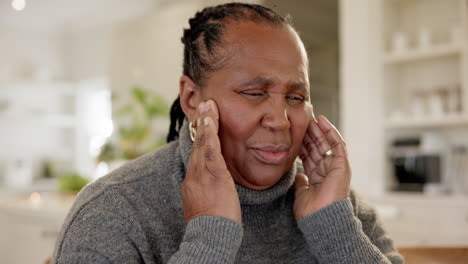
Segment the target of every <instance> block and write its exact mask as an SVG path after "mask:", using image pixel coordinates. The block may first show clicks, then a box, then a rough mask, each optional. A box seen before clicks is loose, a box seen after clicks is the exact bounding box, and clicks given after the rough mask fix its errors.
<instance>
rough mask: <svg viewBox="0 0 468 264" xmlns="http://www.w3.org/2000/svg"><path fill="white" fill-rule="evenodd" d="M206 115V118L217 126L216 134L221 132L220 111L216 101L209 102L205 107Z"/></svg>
mask: <svg viewBox="0 0 468 264" xmlns="http://www.w3.org/2000/svg"><path fill="white" fill-rule="evenodd" d="M204 113H205V115H206V116H209V117H211V118H212V120H213V121H214V124H215V126H216V133H218V131H219V111H218V107H217V105H216V102H215V101H214V100H211V99H210V100H207V101H206V102H205V105H204Z"/></svg>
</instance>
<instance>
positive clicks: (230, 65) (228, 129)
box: [202, 22, 312, 190]
mask: <svg viewBox="0 0 468 264" xmlns="http://www.w3.org/2000/svg"><path fill="white" fill-rule="evenodd" d="M223 39H224V41H225V45H228V46H229V48H227V49H226V50H228V51H227V52H226V53H225V54H226V56H228V57H227V58H228V62H227V65H224V67H222V69H220V70H218V71H216V72H213V73H210V74H209V76H208V77H207V80H206V82H205V85H204V87H203V89H202V98H203V99H204V100H207V99H213V100H214V101H215V102H216V103H217V106H218V109H219V115H220V130H219V138H220V141H221V148H222V153H223V156H224V159H225V161H226V164H227V166H228V169H229V171H230V173H231V174H232V176H233V178H234V180H235V182H237V183H238V184H240V185H242V186H244V187H247V188H250V189H256V190H262V189H266V188H269V187H270V186H272V185H274V184H275V183H277V182H278V181H279V180H280V179H281V177H282V176H283V175H284V173H285V172H287V171H288V170H289V169H291V167H292V165H293V163H294V160H295V159H296V156H297V154H298V152H299V149H300V146H301V143H302V139H303V137H304V134H305V131H306V129H307V126H308V123H309V121H310V119H311V111H312V107H311V105H310V103H309V81H308V80H309V78H308V71H307V70H308V62H307V55H306V52H305V49H304V47H303V44H302V42H301V41H300V40H299V37H298V36H297V34H296V33H295V32H293V31H292V30H291V29H290V28H288V27H273V26H268V25H266V24H262V23H260V24H256V23H253V22H241V23H232V24H230V25H228V26H227V28H226V31H225V34H224V37H223Z"/></svg>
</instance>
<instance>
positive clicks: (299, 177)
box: [294, 173, 309, 197]
mask: <svg viewBox="0 0 468 264" xmlns="http://www.w3.org/2000/svg"><path fill="white" fill-rule="evenodd" d="M308 188H309V179H308V178H307V176H305V175H304V174H303V173H298V174H296V177H295V180H294V189H295V196H296V197H297V196H298V195H299V194H301V193H302V192H304V191H307V189H308Z"/></svg>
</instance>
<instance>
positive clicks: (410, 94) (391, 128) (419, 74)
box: [376, 0, 468, 190]
mask: <svg viewBox="0 0 468 264" xmlns="http://www.w3.org/2000/svg"><path fill="white" fill-rule="evenodd" d="M377 8H378V10H376V11H377V12H378V14H380V23H379V25H380V34H378V38H380V40H379V41H378V43H380V54H381V56H380V57H379V59H378V63H379V64H380V66H379V68H380V69H381V74H380V76H381V80H380V83H381V87H378V89H381V90H382V92H381V93H380V94H381V96H382V105H381V106H380V107H382V108H383V109H382V118H383V120H384V123H383V126H382V127H380V128H379V129H380V130H381V131H382V133H383V136H384V140H383V146H382V148H383V152H384V153H385V154H384V156H383V158H384V162H383V163H382V164H383V166H384V167H383V168H382V171H385V180H384V181H383V184H384V189H385V190H391V189H392V188H393V184H392V183H393V181H394V179H393V178H394V177H393V172H392V168H391V165H390V164H389V163H390V156H389V154H390V153H391V152H392V150H391V145H392V142H393V141H394V140H395V139H396V138H401V137H408V136H409V137H422V135H423V134H427V132H430V133H436V134H437V135H440V137H441V138H444V141H445V144H446V146H445V148H444V149H443V150H442V155H445V156H444V157H443V164H442V166H443V168H442V171H441V173H440V174H441V175H440V176H441V179H442V181H447V180H448V178H449V177H450V175H448V174H449V173H450V171H449V169H448V167H449V166H450V160H449V157H448V156H449V154H450V152H451V151H452V149H453V147H454V146H455V145H460V144H461V145H465V146H468V140H467V139H466V136H464V135H466V134H468V60H467V58H468V40H467V37H468V23H467V15H468V3H467V1H466V0H448V1H438V0H411V1H401V0H380V1H379V5H378V6H377ZM465 176H466V177H468V172H467V174H466V175H465Z"/></svg>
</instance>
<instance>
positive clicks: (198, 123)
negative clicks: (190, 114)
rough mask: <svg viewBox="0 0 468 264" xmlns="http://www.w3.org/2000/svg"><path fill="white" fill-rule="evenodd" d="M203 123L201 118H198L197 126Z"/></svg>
mask: <svg viewBox="0 0 468 264" xmlns="http://www.w3.org/2000/svg"><path fill="white" fill-rule="evenodd" d="M200 124H201V122H200V118H198V119H197V127H198V126H199V125H200Z"/></svg>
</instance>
